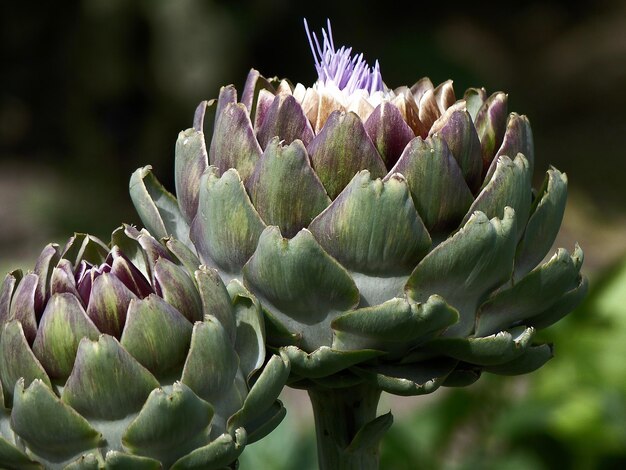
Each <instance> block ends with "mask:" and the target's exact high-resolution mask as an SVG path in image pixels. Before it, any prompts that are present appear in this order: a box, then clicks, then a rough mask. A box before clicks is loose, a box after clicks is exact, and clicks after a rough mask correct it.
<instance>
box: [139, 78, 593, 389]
mask: <svg viewBox="0 0 626 470" xmlns="http://www.w3.org/2000/svg"><path fill="white" fill-rule="evenodd" d="M337 93H338V92H337V90H335V91H332V90H331V91H328V90H326V89H323V88H319V87H318V88H309V89H306V90H305V89H304V87H302V85H298V86H296V87H295V88H293V87H292V86H291V85H290V84H289V83H288V82H286V81H281V82H276V81H268V80H266V79H264V78H262V77H261V76H260V75H259V74H258V73H257V72H256V71H254V70H253V71H251V73H250V75H249V76H248V80H247V82H246V85H245V88H244V91H243V94H242V97H241V102H237V98H236V91H235V89H234V88H233V87H232V86H229V87H225V88H222V90H221V92H220V96H219V99H218V100H217V101H215V100H214V101H211V102H205V103H202V104H201V105H200V107H199V108H198V110H197V112H196V118H195V121H194V127H193V128H191V129H188V130H186V131H184V132H182V133H181V134H180V136H179V138H178V142H177V144H176V172H175V177H176V179H175V181H176V192H177V196H178V198H177V200H176V199H175V198H174V197H173V196H172V195H171V194H169V193H167V192H166V191H165V190H164V189H163V188H162V187H161V185H159V184H158V182H157V181H156V179H155V177H154V176H153V174H152V173H151V172H150V169H149V167H146V168H143V169H140V170H137V172H135V174H134V175H133V176H132V179H131V184H130V189H131V195H132V197H133V201H134V203H135V205H136V207H137V209H138V211H139V214H140V216H141V218H142V220H143V221H144V223H145V225H146V227H147V228H148V229H149V230H150V231H151V232H152V233H153V234H155V235H156V236H158V237H164V236H167V235H169V234H177V236H179V237H185V236H186V235H187V234H189V239H190V242H191V243H192V244H190V245H189V246H190V248H192V249H194V247H195V249H196V250H197V253H198V255H199V257H200V259H201V261H202V262H203V263H205V264H206V265H208V266H212V267H214V268H216V269H217V270H218V271H219V273H220V275H221V276H222V277H223V278H225V279H233V278H234V279H239V280H242V281H243V283H244V285H245V286H246V287H247V288H248V289H249V290H250V291H251V292H252V293H254V295H255V296H256V297H257V298H258V299H259V301H260V302H261V305H262V308H263V311H264V313H265V317H266V320H267V325H268V342H269V344H270V345H271V346H274V347H280V346H283V347H284V349H283V351H284V352H285V353H286V354H287V355H288V356H289V357H290V359H291V362H292V374H291V384H292V385H295V386H300V387H304V388H310V387H314V386H315V384H323V385H324V386H332V384H333V383H337V384H341V386H344V385H345V384H346V383H347V382H350V383H360V382H368V383H371V384H373V385H374V386H376V387H378V388H381V389H383V390H385V391H388V392H391V393H396V394H401V395H412V394H421V393H427V392H431V391H433V390H435V389H436V388H437V387H439V386H440V385H442V384H444V385H465V384H469V383H471V382H473V381H474V380H476V379H477V378H478V376H479V375H480V373H481V371H489V372H493V373H497V374H520V373H525V372H530V371H532V370H534V369H536V368H538V367H540V366H541V365H542V364H543V363H545V362H546V361H547V360H548V359H549V358H550V357H551V356H552V351H551V347H550V346H549V345H539V344H535V343H534V342H533V336H534V334H535V332H536V330H537V329H540V328H544V327H546V326H548V325H550V324H552V323H554V322H555V321H557V320H559V319H560V318H561V317H563V316H564V315H566V314H567V313H568V312H569V311H571V310H572V309H573V308H574V307H575V305H576V304H577V303H578V302H579V301H580V299H581V298H582V297H583V296H584V293H585V291H586V285H587V284H586V281H585V280H584V278H583V277H581V275H580V273H579V271H580V267H581V264H582V258H583V255H582V251H581V250H580V248H578V247H576V249H575V250H574V252H573V253H572V254H570V253H568V252H567V251H565V250H562V249H560V250H559V251H558V252H557V253H556V254H555V255H554V256H553V257H552V258H551V259H550V260H549V261H547V262H545V263H543V264H540V265H539V266H537V264H538V263H540V262H541V261H542V259H543V258H544V256H545V255H546V254H547V253H548V251H549V249H550V247H551V246H552V243H553V241H554V239H555V236H556V234H557V232H558V228H559V225H560V223H561V219H562V216H563V211H564V208H565V200H566V190H567V178H566V176H565V175H564V174H563V173H561V172H559V171H558V170H556V169H554V168H551V169H550V170H548V172H547V174H546V178H545V182H544V184H543V186H542V187H541V188H540V189H539V190H538V191H537V192H536V193H534V195H533V192H532V188H531V174H532V168H533V161H534V158H533V142H532V133H531V129H530V125H529V123H528V120H527V119H526V117H524V116H520V115H518V114H515V113H510V114H508V113H507V96H506V95H505V94H504V93H495V94H493V95H491V96H489V97H488V96H487V95H486V93H485V91H484V90H483V89H469V90H468V91H467V92H465V94H464V97H463V99H459V100H457V99H456V98H455V95H454V91H453V88H452V85H451V82H445V83H443V84H442V85H439V86H438V87H436V88H435V87H433V85H432V83H431V82H430V80H428V79H422V80H420V81H418V82H417V83H416V84H415V85H414V86H413V87H411V88H408V87H401V88H398V89H397V90H395V91H391V90H388V91H387V92H386V95H385V96H383V97H382V98H381V97H380V96H379V97H378V101H379V104H378V105H376V106H373V105H372V104H371V101H372V100H373V97H372V96H369V97H368V96H367V94H365V95H364V94H358V96H356V98H355V97H354V96H352V97H348V98H345V102H344V103H342V102H341V101H340V99H339V98H337ZM350 100H351V101H350ZM346 102H349V103H350V104H349V105H348V104H346ZM354 102H357V103H358V105H355V104H354ZM348 108H351V109H354V110H356V112H353V111H349V110H348ZM207 111H210V112H211V113H212V114H213V113H214V114H215V118H214V123H213V124H212V125H204V120H205V113H206V112H207ZM205 128H206V132H207V133H206V134H205V130H204V129H205ZM333 374H339V376H338V377H335V378H329V376H332V375H333ZM339 378H341V380H339ZM333 380H336V382H333Z"/></svg>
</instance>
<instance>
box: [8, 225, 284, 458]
mask: <svg viewBox="0 0 626 470" xmlns="http://www.w3.org/2000/svg"><path fill="white" fill-rule="evenodd" d="M0 327H1V334H2V336H1V339H0V385H1V387H0V389H1V391H2V393H1V394H0V398H1V399H2V401H1V402H0V404H3V406H2V409H1V410H0V466H1V467H2V468H7V469H27V468H33V469H35V468H50V469H57V468H58V469H60V468H67V469H92V468H94V469H97V468H107V469H118V468H120V469H121V468H132V469H161V468H172V469H187V468H189V469H191V468H194V469H222V468H226V467H229V466H230V465H232V464H233V463H234V462H235V461H236V460H237V457H238V456H239V454H240V453H241V452H242V450H243V448H244V446H245V445H246V443H250V442H253V441H255V440H257V439H259V438H261V437H263V436H264V435H265V434H266V433H268V432H269V431H271V430H272V429H273V428H274V427H275V426H276V425H277V424H278V423H279V422H280V420H281V419H282V417H283V416H284V408H283V407H282V404H281V403H280V402H279V401H277V400H276V397H277V396H278V393H279V392H280V390H281V388H282V387H283V385H284V383H285V381H286V379H287V376H288V374H289V365H288V362H287V360H286V359H282V358H281V357H279V356H272V357H271V358H270V359H269V361H267V362H265V359H266V352H265V346H264V341H265V340H264V327H263V320H262V314H261V310H260V307H259V304H258V302H257V301H256V299H255V298H254V297H253V296H252V295H251V294H250V293H249V292H248V291H247V290H246V289H245V288H244V287H243V286H242V285H241V283H240V282H238V281H232V282H230V283H229V284H228V286H225V285H224V284H223V282H222V281H221V279H220V278H219V276H218V274H217V272H216V271H215V270H213V269H211V268H205V267H201V266H200V262H199V261H198V260H197V258H196V257H195V255H194V254H193V253H192V252H191V251H190V250H189V249H188V248H187V247H186V246H185V245H184V244H183V243H181V242H179V241H177V240H176V239H174V238H170V239H168V240H166V241H164V244H160V243H159V242H158V241H157V240H156V239H154V238H153V237H151V236H150V235H149V234H148V233H147V232H146V231H145V230H142V231H138V230H136V229H134V228H133V227H130V226H125V227H122V228H120V229H118V230H116V231H115V232H114V233H113V236H112V242H111V248H109V247H107V246H106V245H105V244H103V243H102V242H101V241H99V240H98V239H96V238H94V237H92V236H88V235H76V236H74V237H73V238H71V239H70V240H69V242H68V243H67V245H66V246H65V248H63V249H59V247H58V246H56V245H48V246H46V248H45V249H44V250H43V252H42V253H41V256H40V257H39V259H38V261H37V264H36V266H35V269H34V271H33V272H28V273H26V274H23V273H22V272H21V271H14V272H12V273H9V274H8V275H7V276H6V278H5V280H4V282H3V284H2V286H1V288H0Z"/></svg>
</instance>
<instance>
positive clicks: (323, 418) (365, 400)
mask: <svg viewBox="0 0 626 470" xmlns="http://www.w3.org/2000/svg"><path fill="white" fill-rule="evenodd" d="M308 392H309V397H310V398H311V404H312V405H313V414H314V416H315V431H316V434H317V457H318V460H319V468H320V470H377V469H378V461H379V450H378V448H379V446H378V443H376V444H374V445H373V446H372V447H366V448H354V446H353V448H350V449H347V447H348V446H349V444H350V443H351V442H352V440H353V439H354V436H355V435H356V433H357V432H358V431H359V429H361V427H362V426H363V425H364V424H366V423H369V422H370V421H372V420H373V419H375V418H376V408H377V406H378V400H379V398H380V390H377V389H375V388H373V387H370V386H368V385H363V384H361V385H356V386H352V387H346V388H334V389H319V388H318V389H311V390H309V391H308Z"/></svg>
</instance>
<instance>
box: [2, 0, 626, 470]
mask: <svg viewBox="0 0 626 470" xmlns="http://www.w3.org/2000/svg"><path fill="white" fill-rule="evenodd" d="M437 3H439V2H437ZM303 17H307V18H308V19H309V23H310V24H311V25H312V26H313V27H314V29H316V30H319V28H320V27H321V26H322V25H323V24H324V21H325V19H326V17H329V18H330V19H331V20H332V22H333V30H334V35H335V42H336V43H346V44H349V45H352V46H353V47H354V48H355V50H358V51H363V52H364V53H365V56H366V58H367V59H368V60H369V61H370V62H373V61H374V59H376V58H377V59H379V61H380V63H381V69H382V73H383V77H384V79H385V82H386V83H387V85H389V86H390V87H396V86H399V85H404V84H412V83H413V82H414V81H416V80H417V79H418V78H419V77H422V76H425V75H427V76H430V77H431V78H432V79H433V81H434V82H440V81H443V80H445V79H447V78H452V79H454V81H455V88H456V90H457V94H458V95H461V94H462V90H463V89H465V88H466V87H468V86H484V87H486V88H487V90H488V91H490V92H493V91H496V90H504V91H506V92H508V93H509V103H510V105H509V109H511V110H515V111H517V112H519V113H522V114H526V115H528V116H529V118H530V120H531V122H532V124H533V131H534V136H535V148H536V154H537V158H538V163H537V165H536V167H537V168H546V167H547V166H548V165H549V164H553V165H555V166H557V167H558V168H559V169H561V170H564V171H566V172H567V174H568V175H569V179H570V200H569V205H568V208H567V212H566V216H565V221H564V226H563V230H562V232H561V235H560V236H559V240H558V242H557V243H558V245H559V246H565V247H566V248H568V249H571V248H572V247H573V244H574V243H575V242H576V241H578V242H579V243H580V244H581V245H582V246H583V248H584V249H585V253H586V260H585V268H584V271H585V273H586V274H587V275H588V276H589V277H590V279H591V282H592V284H591V285H592V290H591V294H590V296H589V299H588V300H587V301H586V303H585V304H584V305H583V306H582V307H581V308H579V309H578V310H577V311H576V312H575V313H574V314H572V315H571V316H570V317H569V318H568V319H567V320H565V321H563V322H561V323H560V324H558V325H556V326H554V327H552V328H551V329H549V330H548V331H547V332H546V333H545V334H544V338H545V339H546V340H547V341H554V342H555V343H556V357H555V359H553V360H552V361H551V362H550V363H549V364H548V365H547V366H546V367H544V368H543V369H541V370H540V371H538V372H537V373H534V374H532V375H530V376H528V377H520V378H508V379H501V378H495V377H483V378H482V379H481V380H480V381H479V382H478V383H476V384H475V385H473V386H471V387H469V388H467V389H462V390H455V389H449V390H442V391H439V392H437V393H435V394H434V395H432V396H428V397H419V398H412V399H411V398H407V399H398V398H392V397H389V396H384V397H383V401H382V404H381V410H385V411H386V410H387V409H389V408H391V409H392V411H394V413H395V415H396V424H395V425H394V427H393V428H392V430H391V431H390V433H389V434H388V436H387V439H386V440H385V442H384V445H383V463H382V468H384V469H414V468H416V465H419V466H421V467H422V468H434V469H438V468H442V469H453V468H454V469H465V468H467V469H470V468H472V469H476V468H478V469H483V468H484V469H492V468H493V469H551V468H573V469H596V468H599V469H604V468H607V469H608V468H625V467H626V258H624V255H625V253H626V242H625V240H626V184H624V182H623V181H624V177H625V175H626V152H625V151H624V144H625V143H626V117H625V116H624V111H623V109H624V108H625V105H626V87H624V83H626V2H623V1H619V0H605V1H594V2H591V1H581V0H579V1H570V2H564V1H563V2H548V1H545V0H543V1H534V2H532V1H520V2H515V3H514V4H513V3H512V2H511V3H510V4H504V3H500V4H499V6H498V7H497V8H493V7H489V6H487V4H482V3H480V2H479V3H476V2H464V3H461V4H455V3H454V2H446V3H445V5H444V4H435V2H429V3H426V2H411V3H399V2H396V3H392V2H385V3H380V2H371V1H366V0H362V1H356V0H344V1H342V2H325V1H317V2H309V3H303V2H298V3H296V2H287V1H286V0H265V1H260V0H257V1H250V2H245V3H244V2H233V1H226V0H220V1H218V0H213V1H201V0H176V1H164V0H151V1H148V0H144V1H126V0H73V1H66V2H48V3H46V2H30V1H24V2H2V3H1V4H0V54H1V57H0V59H1V61H0V64H1V69H0V270H1V271H2V272H6V271H8V270H9V269H12V268H14V267H17V266H32V264H33V262H34V259H35V256H36V255H37V253H38V251H39V250H40V249H41V247H42V246H43V245H44V244H45V243H47V242H48V241H50V240H55V241H59V242H62V241H63V240H65V239H66V238H67V237H68V236H69V235H71V233H72V232H73V231H86V232H91V233H94V234H96V235H98V236H100V237H102V238H103V239H107V238H108V235H109V234H110V232H111V231H112V230H113V229H114V228H115V227H116V226H117V225H118V224H119V223H120V222H122V221H124V222H130V223H138V222H139V221H138V219H137V217H136V216H135V215H134V211H133V208H132V205H131V203H130V199H129V197H128V196H127V184H128V178H129V176H130V173H131V172H132V171H133V170H134V169H136V168H137V167H139V166H143V165H146V164H151V165H153V167H154V169H155V173H156V174H157V176H158V177H159V179H160V180H161V181H163V182H165V183H166V185H167V186H169V188H170V189H172V188H173V184H172V180H171V177H170V175H171V173H172V169H173V149H174V142H175V140H176V136H177V134H178V132H179V131H180V130H182V129H184V128H186V127H189V126H190V125H191V119H192V116H193V111H194V109H195V106H196V105H197V103H198V102H199V101H200V100H202V99H206V98H213V97H216V96H217V93H218V90H219V87H220V86H221V85H224V84H228V83H234V84H235V85H236V86H238V87H240V86H241V85H242V84H243V81H244V80H245V76H246V74H247V72H248V70H249V68H250V67H255V68H257V69H258V70H260V71H261V73H263V74H265V75H267V76H272V75H278V76H281V77H282V76H285V77H289V78H290V79H291V80H292V81H293V82H294V83H295V82H302V83H304V84H311V83H312V82H313V81H314V80H315V71H314V68H313V64H312V59H311V54H310V51H309V46H308V43H307V41H306V38H305V35H304V31H303V26H302V18H303ZM535 177H536V179H537V181H539V180H541V179H542V178H543V175H542V174H541V173H537V174H536V175H535ZM284 398H285V401H286V402H287V404H288V409H289V415H288V418H287V419H286V420H285V422H284V423H283V424H281V426H280V427H279V428H278V430H277V431H276V432H275V433H274V434H273V435H272V436H271V437H270V438H268V439H266V440H264V441H261V442H260V443H258V444H255V445H253V446H251V447H250V448H249V449H248V450H247V451H246V452H245V454H244V457H243V458H242V462H241V468H242V470H246V469H253V468H267V469H277V470H279V469H285V470H290V469H302V470H306V469H309V468H310V469H314V468H316V457H315V449H314V442H313V435H312V434H311V432H312V428H311V426H312V421H311V415H310V409H309V405H308V403H307V401H306V397H305V396H303V395H302V394H301V393H299V392H293V391H292V392H287V393H285V395H284Z"/></svg>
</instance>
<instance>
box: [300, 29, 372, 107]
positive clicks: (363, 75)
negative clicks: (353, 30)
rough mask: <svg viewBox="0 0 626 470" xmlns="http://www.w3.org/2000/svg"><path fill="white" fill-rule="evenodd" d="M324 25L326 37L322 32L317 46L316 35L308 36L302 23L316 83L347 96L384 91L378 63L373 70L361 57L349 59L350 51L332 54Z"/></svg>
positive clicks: (332, 49) (333, 49) (331, 47)
mask: <svg viewBox="0 0 626 470" xmlns="http://www.w3.org/2000/svg"><path fill="white" fill-rule="evenodd" d="M326 21H327V28H328V33H327V32H326V31H325V30H324V29H322V39H323V40H322V46H320V43H319V41H318V39H317V36H316V34H315V33H312V34H311V32H310V31H309V25H308V23H307V21H306V19H305V20H304V28H305V30H306V34H307V36H308V38H309V45H310V46H311V51H312V52H313V59H314V60H315V68H316V70H317V75H318V77H319V81H320V82H322V83H323V84H324V85H330V84H334V85H336V86H337V88H339V89H340V90H343V91H346V92H347V93H353V92H355V91H357V90H365V91H367V92H368V93H369V94H370V95H371V94H373V93H375V92H377V91H384V84H383V79H382V76H381V74H380V66H379V65H378V61H376V62H375V63H374V67H370V66H369V65H367V62H365V60H364V58H363V54H358V55H355V56H354V57H352V56H351V54H352V48H351V47H347V48H346V47H345V46H343V47H341V48H340V49H338V50H336V49H335V44H334V42H333V33H332V30H331V28H330V20H326Z"/></svg>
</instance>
